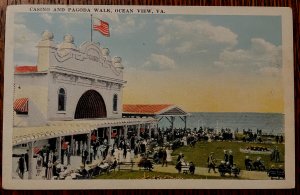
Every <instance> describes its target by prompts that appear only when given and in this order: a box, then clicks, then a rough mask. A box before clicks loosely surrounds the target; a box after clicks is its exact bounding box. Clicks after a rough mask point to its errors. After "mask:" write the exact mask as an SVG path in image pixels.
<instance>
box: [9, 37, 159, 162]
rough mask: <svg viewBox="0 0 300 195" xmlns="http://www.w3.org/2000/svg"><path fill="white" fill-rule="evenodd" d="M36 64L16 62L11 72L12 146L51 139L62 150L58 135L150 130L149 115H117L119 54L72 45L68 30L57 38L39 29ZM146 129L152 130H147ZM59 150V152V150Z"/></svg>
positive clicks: (152, 122) (74, 137) (82, 137)
mask: <svg viewBox="0 0 300 195" xmlns="http://www.w3.org/2000/svg"><path fill="white" fill-rule="evenodd" d="M37 49H38V56H37V65H36V66H20V65H19V66H16V67H15V77H14V79H15V80H14V116H13V117H14V120H13V121H14V124H13V140H12V142H13V146H14V148H16V147H19V146H21V145H22V144H26V145H27V146H28V147H29V153H30V154H29V156H31V157H32V156H33V152H34V148H36V147H39V146H42V145H45V144H50V145H52V146H53V145H54V146H56V148H58V151H60V149H61V144H60V143H61V142H62V140H66V141H68V142H69V143H70V146H71V147H73V146H74V142H75V141H76V140H77V141H84V142H87V145H88V147H87V148H88V149H90V141H86V140H90V139H91V138H92V137H102V138H103V139H107V140H108V143H109V144H110V145H112V144H113V142H114V136H115V135H122V136H124V137H125V138H126V137H127V135H128V129H131V130H134V131H136V133H137V135H138V136H139V132H140V129H142V128H143V129H144V130H150V129H154V128H156V126H157V120H156V119H154V118H153V117H134V118H132V117H131V118H125V117H124V118H123V117H122V91H123V87H124V85H125V84H126V81H124V80H123V70H124V67H123V65H122V59H121V58H120V57H113V58H112V57H111V56H110V51H109V49H107V48H102V47H101V46H100V44H98V43H94V42H84V43H82V44H81V45H80V46H76V45H75V44H74V38H73V36H72V35H70V34H68V35H65V36H64V40H63V42H62V43H59V44H56V43H55V42H54V35H53V33H51V32H49V31H44V32H43V34H42V38H41V40H40V41H39V42H38V44H37ZM149 132H150V133H151V131H149ZM150 136H151V135H150ZM59 155H61V154H59Z"/></svg>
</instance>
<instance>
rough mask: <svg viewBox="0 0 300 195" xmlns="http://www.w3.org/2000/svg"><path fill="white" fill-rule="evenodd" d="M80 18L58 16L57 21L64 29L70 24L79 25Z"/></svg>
mask: <svg viewBox="0 0 300 195" xmlns="http://www.w3.org/2000/svg"><path fill="white" fill-rule="evenodd" d="M81 19H82V17H76V15H70V14H68V15H60V16H59V20H60V22H61V24H62V25H63V26H64V27H69V26H70V25H72V24H75V23H79V20H81Z"/></svg>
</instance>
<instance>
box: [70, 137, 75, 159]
mask: <svg viewBox="0 0 300 195" xmlns="http://www.w3.org/2000/svg"><path fill="white" fill-rule="evenodd" d="M74 149H75V143H74V139H73V135H71V143H70V152H71V153H72V155H74Z"/></svg>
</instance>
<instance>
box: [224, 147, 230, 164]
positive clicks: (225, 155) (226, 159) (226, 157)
mask: <svg viewBox="0 0 300 195" xmlns="http://www.w3.org/2000/svg"><path fill="white" fill-rule="evenodd" d="M224 161H225V163H227V162H228V161H229V156H228V152H227V150H224Z"/></svg>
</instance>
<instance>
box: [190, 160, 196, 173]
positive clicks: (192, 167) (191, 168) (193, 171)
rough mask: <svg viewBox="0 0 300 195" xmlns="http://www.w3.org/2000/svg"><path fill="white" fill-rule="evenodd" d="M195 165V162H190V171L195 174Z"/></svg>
mask: <svg viewBox="0 0 300 195" xmlns="http://www.w3.org/2000/svg"><path fill="white" fill-rule="evenodd" d="M195 168H196V167H195V165H194V163H193V162H190V164H189V171H190V173H191V174H192V175H194V173H195Z"/></svg>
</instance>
